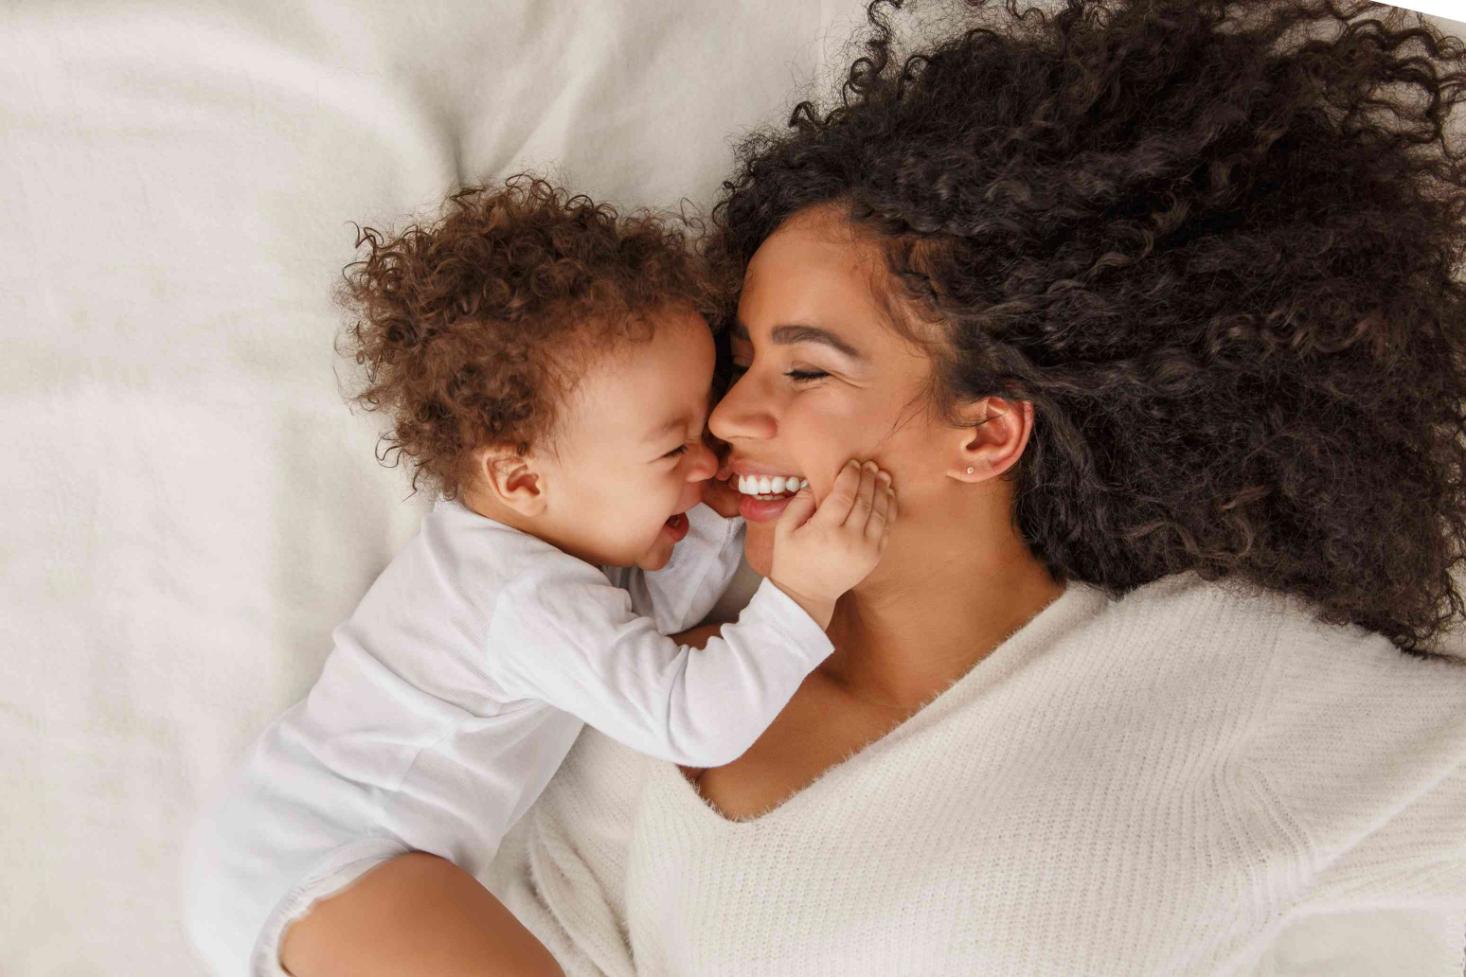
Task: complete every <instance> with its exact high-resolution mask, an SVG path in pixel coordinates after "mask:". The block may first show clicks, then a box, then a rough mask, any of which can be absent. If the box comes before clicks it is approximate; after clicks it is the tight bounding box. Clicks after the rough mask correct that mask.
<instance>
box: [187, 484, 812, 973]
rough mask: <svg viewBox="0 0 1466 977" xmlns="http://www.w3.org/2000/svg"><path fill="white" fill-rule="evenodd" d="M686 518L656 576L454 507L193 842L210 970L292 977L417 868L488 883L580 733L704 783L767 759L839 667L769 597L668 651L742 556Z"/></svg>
mask: <svg viewBox="0 0 1466 977" xmlns="http://www.w3.org/2000/svg"><path fill="white" fill-rule="evenodd" d="M687 515H688V520H689V523H690V527H689V531H688V535H687V536H686V537H685V538H684V539H683V540H682V541H680V542H679V543H678V544H677V546H676V547H675V548H674V551H673V556H672V559H671V561H670V562H669V564H668V566H666V567H665V568H663V569H662V570H659V571H656V572H654V573H646V572H643V571H640V570H637V569H634V568H609V567H608V568H599V569H598V568H597V567H594V566H592V565H590V564H588V563H586V562H584V561H582V560H579V559H577V558H575V557H573V556H569V555H567V554H565V553H563V552H562V551H560V550H558V549H556V548H555V547H554V546H552V545H550V544H549V543H546V542H544V541H543V540H540V539H538V538H536V537H534V536H531V535H529V534H527V533H524V532H521V531H519V530H517V529H514V528H512V527H509V526H506V525H504V524H502V523H499V522H497V521H494V520H491V519H487V518H485V517H483V516H480V515H478V514H477V513H475V512H473V511H472V510H470V509H468V508H466V507H465V506H463V505H462V504H461V503H459V502H456V501H448V500H445V499H440V500H439V501H438V502H437V504H436V505H435V507H434V508H433V510H432V512H431V513H430V514H429V515H428V516H426V517H425V519H424V520H423V524H422V526H421V528H420V529H419V530H418V532H417V534H416V535H415V536H414V537H413V538H412V539H411V540H410V541H409V542H408V543H407V545H406V546H405V547H404V548H403V549H402V551H401V552H399V553H398V554H397V555H396V556H395V557H394V558H393V559H392V561H391V562H390V563H389V564H388V566H387V567H386V569H384V570H383V571H382V574H381V575H380V576H379V577H378V578H377V580H376V582H375V583H373V585H372V587H371V588H370V590H368V591H367V594H366V596H365V597H363V598H362V601H361V603H360V604H359V605H358V606H357V608H356V610H355V611H354V612H353V613H352V615H351V617H350V618H349V619H347V621H346V622H345V623H343V624H341V625H340V626H339V627H337V628H336V629H335V631H334V632H333V635H332V637H333V641H334V645H333V648H332V651H331V653H330V655H329V656H328V657H327V659H326V663H325V666H324V668H323V670H322V673H321V676H320V678H319V679H318V680H317V682H316V684H315V685H314V686H313V687H312V689H311V690H310V693H309V695H308V696H307V697H306V698H305V699H304V700H303V701H302V702H300V703H298V704H297V705H295V706H294V707H292V708H291V709H290V710H288V711H287V712H286V713H285V714H284V715H283V716H281V717H280V718H279V719H278V720H276V721H275V722H274V723H273V724H272V725H271V726H270V727H269V728H268V729H266V730H265V732H264V733H263V734H262V735H261V736H260V738H259V739H258V740H257V741H256V743H255V745H254V746H253V748H252V749H251V750H250V752H249V754H248V756H247V758H246V759H245V761H244V763H243V765H242V768H241V769H240V770H239V771H238V772H237V773H236V774H235V776H234V777H233V778H232V780H231V781H230V783H229V784H228V785H227V786H226V787H225V789H224V790H223V791H222V792H221V793H220V794H219V795H218V797H217V798H216V800H215V801H214V802H213V803H212V804H211V805H210V806H209V808H208V809H207V811H206V812H205V814H204V816H203V817H202V818H200V820H199V821H198V822H197V824H196V827H195V829H194V832H193V836H192V838H191V839H190V843H189V846H188V849H189V850H188V855H187V858H186V872H185V886H186V895H185V900H186V903H187V906H186V916H187V922H188V926H189V930H190V936H191V937H192V939H193V942H194V944H195V946H196V947H197V949H198V950H199V952H200V953H201V954H202V955H203V956H204V958H205V959H206V960H207V961H208V962H209V964H210V965H211V967H212V968H213V970H214V971H215V972H216V973H217V974H219V975H245V974H251V975H261V974H275V975H279V974H282V973H283V971H282V970H280V968H279V963H278V948H279V941H280V937H281V934H282V933H283V931H284V929H285V927H286V926H287V925H288V924H289V923H290V922H291V921H293V920H294V919H296V918H298V917H299V916H301V915H302V914H303V913H304V912H305V910H306V909H308V908H309V907H310V905H311V904H312V903H313V902H315V901H316V900H319V899H322V898H324V897H326V896H328V895H330V894H332V893H333V892H336V891H338V890H339V889H341V888H342V887H343V886H345V885H346V884H348V883H349V882H351V881H353V880H355V879H356V878H357V877H359V876H360V875H361V874H362V873H363V872H365V871H366V870H367V869H369V868H371V867H373V866H375V865H377V864H380V863H381V862H383V861H385V860H387V859H390V858H392V857H395V856H397V855H400V854H403V853H405V852H408V851H425V852H431V853H433V854H436V855H440V856H442V857H444V858H447V859H449V860H451V861H453V862H454V863H455V864H457V865H459V866H460V867H462V868H463V869H465V870H466V871H468V872H470V873H473V874H478V873H479V872H481V871H482V870H483V869H484V868H485V867H486V866H487V864H488V862H489V860H490V859H491V858H492V857H493V855H494V852H495V851H496V849H497V848H498V844H499V840H500V839H501V838H502V837H503V835H504V833H505V831H507V830H508V829H509V827H510V825H512V824H513V823H514V822H515V821H517V820H518V819H519V818H520V816H521V815H522V814H523V813H524V812H525V810H526V809H527V808H528V807H529V805H530V804H531V803H532V802H533V801H534V800H535V798H536V797H538V796H539V794H540V792H541V791H542V790H543V789H544V786H545V784H546V783H547V782H548V781H549V779H550V776H551V775H552V774H553V773H554V772H555V770H556V769H557V768H558V767H559V766H560V763H561V761H562V760H563V759H564V757H565V754H566V753H567V752H568V751H569V749H570V746H571V744H572V743H574V742H575V739H576V737H577V735H578V734H579V733H580V730H581V728H582V726H583V724H586V723H588V724H590V725H592V726H594V727H595V728H596V729H598V730H600V731H601V732H603V733H605V734H606V735H608V736H610V737H612V738H614V739H616V740H619V741H620V742H622V743H624V744H625V745H626V746H628V747H631V748H632V749H635V750H637V751H639V752H641V753H644V754H647V755H649V756H653V757H656V758H658V759H662V760H669V761H672V762H675V763H680V764H685V765H689V766H697V767H716V766H721V765H722V764H724V763H727V762H729V761H731V760H732V759H734V758H735V757H737V756H739V755H740V754H742V753H743V752H744V751H745V750H746V749H747V748H748V747H749V746H750V745H752V743H753V742H754V740H756V739H757V738H758V736H759V735H760V734H761V733H762V732H763V730H764V729H765V728H766V727H767V726H768V724H769V723H770V722H772V721H773V719H774V717H775V716H777V715H778V714H779V712H780V711H781V710H782V709H783V707H784V706H785V704H786V703H787V702H788V701H789V699H790V698H791V697H792V696H793V694H794V692H795V690H796V689H797V688H798V687H799V685H800V683H801V682H802V681H803V680H804V678H805V676H806V675H807V674H808V673H809V672H810V671H812V670H813V669H814V667H815V666H816V665H818V664H819V663H820V662H821V661H823V660H824V659H825V657H826V656H828V655H829V653H830V652H831V651H832V650H833V646H832V645H831V644H830V641H829V638H828V637H827V636H826V635H825V633H824V631H823V630H822V629H821V628H820V626H819V625H818V624H817V623H816V622H815V621H814V620H813V619H811V618H810V617H809V616H808V615H807V614H806V613H805V611H804V610H803V609H802V608H800V607H799V605H798V604H796V603H795V602H794V601H793V600H792V599H791V598H790V597H789V596H788V595H786V594H785V593H783V592H782V591H781V590H779V589H778V588H777V587H775V586H774V585H773V584H771V583H769V582H767V581H765V582H763V583H762V584H761V585H760V586H759V589H758V591H757V592H756V593H755V595H754V597H753V599H752V601H751V602H750V603H749V605H748V607H747V608H746V609H745V610H744V612H743V614H742V615H741V616H740V617H739V619H738V621H737V622H736V623H735V624H729V625H725V626H724V627H723V629H722V633H721V637H714V638H712V639H711V640H710V641H709V642H708V643H707V646H706V647H705V648H704V649H702V650H698V649H695V648H692V647H689V646H683V645H679V644H678V643H677V642H676V641H674V640H672V639H671V638H668V637H666V636H665V635H666V634H667V633H672V632H675V631H679V630H682V629H684V628H687V627H690V626H692V625H694V624H696V623H697V622H698V621H700V620H701V619H702V618H703V617H704V616H705V615H706V614H707V612H708V610H709V609H710V608H711V607H712V605H713V604H714V602H716V600H717V599H718V597H719V595H720V594H721V593H722V592H723V590H724V588H725V587H726V585H727V583H728V580H729V579H730V578H731V576H732V575H733V573H734V572H735V571H736V569H737V568H738V563H739V557H740V555H741V552H742V543H743V521H742V520H741V519H732V520H727V519H723V518H722V517H720V516H718V515H717V514H716V513H714V512H713V511H712V510H711V509H708V508H707V507H706V506H703V505H699V506H696V507H694V508H693V509H692V510H691V511H689V512H688V514H687ZM648 615H650V616H648Z"/></svg>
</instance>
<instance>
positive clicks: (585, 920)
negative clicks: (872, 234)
mask: <svg viewBox="0 0 1466 977" xmlns="http://www.w3.org/2000/svg"><path fill="white" fill-rule="evenodd" d="M483 881H485V883H486V884H488V885H489V887H490V888H491V890H493V891H495V892H496V893H497V894H498V895H499V896H500V898H502V899H503V900H504V901H505V902H506V904H507V905H508V906H509V908H510V909H511V910H513V911H514V912H515V913H516V914H517V915H518V916H519V918H520V919H521V920H523V921H524V922H525V923H526V924H527V925H528V926H529V927H530V929H531V930H532V931H533V932H535V933H536V935H538V936H539V937H540V939H541V940H543V941H544V942H545V943H546V945H547V946H549V948H550V949H551V951H552V952H553V953H555V955H556V957H557V959H558V960H559V961H560V963H561V966H562V967H563V968H564V969H565V971H566V974H567V977H584V975H593V974H594V975H599V974H604V975H609V977H630V975H632V974H637V975H641V977H663V975H667V977H670V975H679V977H695V975H702V974H707V975H719V977H742V975H749V977H752V975H755V974H757V975H764V977H767V975H788V977H803V975H813V974H831V975H834V974H840V975H865V974H869V975H872V977H874V975H881V977H902V975H911V977H917V975H949V974H1003V975H1005V977H1021V975H1054V977H1060V975H1063V977H1070V975H1075V974H1084V975H1088V977H1097V975H1111V974H1113V975H1116V977H1121V975H1123V977H1147V975H1154V977H1162V975H1164V977H1179V975H1191V974H1196V975H1203V974H1204V975H1209V977H1210V975H1224V974H1225V975H1233V974H1245V975H1249V977H1282V975H1293V974H1297V975H1300V977H1301V975H1304V974H1308V975H1313V974H1320V973H1327V974H1329V975H1330V977H1342V975H1351V977H1352V975H1356V974H1357V975H1364V974H1373V973H1391V974H1417V973H1418V974H1434V973H1440V974H1455V973H1459V972H1460V969H1461V966H1462V961H1463V953H1466V949H1463V943H1466V668H1463V667H1461V666H1460V665H1458V664H1455V663H1449V662H1441V661H1429V660H1422V659H1419V658H1415V657H1411V656H1407V655H1405V654H1404V653H1402V652H1401V651H1400V650H1399V649H1397V648H1396V647H1395V646H1394V645H1392V644H1391V643H1390V642H1389V641H1388V640H1387V639H1385V638H1384V637H1382V636H1380V635H1378V634H1374V633H1372V632H1368V631H1366V630H1364V629H1361V628H1358V627H1355V626H1352V625H1350V626H1340V625H1330V624H1325V623H1322V622H1320V621H1318V620H1317V619H1316V618H1315V616H1314V614H1313V612H1312V609H1311V608H1310V607H1309V606H1308V605H1307V604H1305V603H1304V602H1303V601H1301V600H1300V599H1298V598H1296V597H1292V596H1288V595H1282V594H1278V593H1276V592H1272V591H1266V590H1263V589H1261V588H1255V587H1252V586H1250V585H1246V584H1242V583H1238V582H1226V581H1221V582H1219V581H1210V582H1209V581H1205V580H1202V579H1201V578H1199V577H1198V576H1197V575H1195V574H1191V573H1187V574H1177V575H1174V576H1171V577H1166V578H1163V579H1161V580H1158V581H1155V582H1153V583H1151V584H1149V585H1146V586H1144V587H1141V588H1137V589H1136V590H1134V591H1131V592H1130V593H1128V594H1127V595H1125V596H1124V597H1123V598H1121V599H1119V600H1111V599H1110V598H1109V597H1107V596H1106V595H1105V594H1104V593H1103V592H1102V591H1100V590H1098V589H1097V588H1094V587H1091V586H1088V585H1086V584H1083V583H1079V582H1070V583H1069V584H1068V585H1067V587H1066V589H1065V590H1064V592H1063V593H1062V594H1061V595H1060V596H1059V597H1058V598H1057V599H1056V600H1054V601H1053V602H1051V603H1050V604H1049V605H1047V606H1046V607H1045V608H1043V609H1042V610H1041V611H1040V612H1039V613H1038V614H1037V615H1036V616H1035V617H1034V618H1032V619H1031V620H1030V621H1029V622H1028V623H1027V624H1025V625H1024V626H1023V627H1021V628H1020V629H1019V630H1018V631H1017V632H1016V633H1015V634H1013V635H1011V636H1009V637H1008V638H1007V639H1006V640H1005V641H1003V642H1002V643H1000V644H999V645H998V647H996V648H995V649H994V650H993V651H992V652H990V653H989V654H988V655H986V656H985V657H983V658H982V659H981V660H980V661H978V663H977V664H976V665H975V666H973V667H972V668H971V669H970V670H968V671H967V672H966V673H964V674H963V675H962V676H960V677H959V678H958V679H957V680H955V681H954V682H953V683H952V684H951V685H950V686H948V687H947V688H946V689H945V690H943V691H942V692H941V693H940V694H938V695H937V696H935V697H934V698H933V699H932V700H931V701H929V702H928V703H927V704H926V705H925V706H923V707H922V708H921V709H919V710H917V711H916V712H915V713H914V714H913V715H911V716H910V717H908V718H907V719H906V720H905V721H903V722H902V723H900V724H899V725H898V726H896V727H895V728H894V729H893V730H891V731H890V732H888V733H887V734H886V735H884V736H882V737H880V738H878V739H877V740H875V741H874V742H872V743H869V744H867V745H865V746H864V747H862V748H860V749H858V750H856V751H854V752H853V753H852V754H851V755H850V756H848V757H847V758H846V759H845V760H843V761H841V762H839V763H837V764H835V765H834V766H832V767H830V768H829V769H827V770H826V771H825V772H824V773H822V774H821V775H820V776H819V777H817V778H816V779H815V780H814V781H813V782H812V783H810V784H808V785H806V786H805V787H803V788H802V789H800V790H798V791H797V792H795V793H794V794H793V795H792V796H790V797H788V798H786V799H785V800H784V801H783V802H782V803H780V804H779V805H778V806H776V807H774V808H773V809H772V810H770V811H768V812H766V813H764V814H762V815H760V816H758V817H754V818H751V819H748V820H743V821H733V820H729V819H727V818H725V817H723V816H722V815H721V814H720V813H718V812H717V811H716V810H715V809H714V808H713V807H712V806H711V805H710V804H709V803H708V802H707V801H706V800H705V799H704V798H703V797H702V796H701V795H700V794H699V793H698V791H697V789H696V787H695V786H694V785H693V784H691V783H690V782H688V780H687V779H686V778H685V777H683V775H682V774H681V772H680V771H679V770H678V769H677V767H676V766H675V765H673V764H667V763H662V762H658V761H653V760H648V759H647V758H645V757H641V756H638V755H636V754H635V753H633V752H631V751H629V750H625V749H624V748H622V747H619V746H617V745H616V744H615V743H612V742H610V741H608V740H606V739H605V737H602V736H599V735H597V734H595V733H594V732H593V731H587V732H585V733H582V735H581V737H580V739H579V741H578V742H577V743H576V745H575V747H574V748H573V749H572V751H571V753H570V755H569V757H568V758H567V760H566V763H565V765H564V766H562V768H561V769H560V771H559V773H557V775H556V778H555V779H554V780H553V781H552V782H551V784H550V786H549V788H548V789H547V790H546V792H545V793H544V794H543V795H542V796H541V798H540V800H539V801H538V802H537V803H536V806H535V807H534V808H533V809H531V811H530V812H529V814H528V815H527V816H526V818H525V819H524V821H523V822H521V824H520V825H519V826H518V827H517V828H516V830H515V831H514V832H511V835H510V837H508V838H506V839H505V843H504V849H503V850H501V852H500V855H499V858H498V859H496V861H495V862H494V863H493V865H492V866H491V868H490V871H489V872H488V873H486V875H485V876H483ZM1378 967H1384V968H1385V969H1376V968H1378ZM1310 968H1311V969H1310Z"/></svg>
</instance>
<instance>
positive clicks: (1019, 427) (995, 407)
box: [947, 397, 1033, 482]
mask: <svg viewBox="0 0 1466 977" xmlns="http://www.w3.org/2000/svg"><path fill="white" fill-rule="evenodd" d="M963 416H964V417H965V418H967V423H966V424H964V425H963V426H962V427H960V428H957V429H956V432H955V436H954V438H953V441H952V445H953V454H952V464H951V465H950V466H949V467H948V469H947V474H948V475H950V476H951V477H953V478H955V479H957V480H958V481H959V482H982V481H986V480H988V479H990V478H995V477H996V476H998V475H1001V474H1003V472H1005V471H1007V470H1008V469H1009V468H1012V467H1013V466H1014V465H1016V464H1017V463H1018V459H1019V458H1021V457H1023V449H1024V447H1025V446H1026V445H1027V444H1028V435H1029V433H1030V432H1031V431H1032V430H1033V403H1032V402H1031V401H1027V400H1006V399H1004V398H1002V397H982V398H980V399H978V400H974V401H972V402H971V403H970V404H969V405H968V406H967V407H966V408H964V409H963Z"/></svg>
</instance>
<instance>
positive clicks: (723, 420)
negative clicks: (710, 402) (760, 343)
mask: <svg viewBox="0 0 1466 977" xmlns="http://www.w3.org/2000/svg"><path fill="white" fill-rule="evenodd" d="M759 400H760V398H759V397H757V396H755V395H754V390H753V385H752V384H751V383H750V382H749V380H748V374H746V373H745V374H744V375H743V376H742V377H740V378H739V379H738V382H737V383H735V384H733V386H731V387H730V388H728V392H727V393H726V394H724V395H723V399H722V400H720V401H718V403H717V405H716V406H714V407H713V411H712V413H711V414H709V415H708V430H709V431H711V432H712V433H713V435H714V436H715V437H717V438H720V439H721V440H723V441H727V442H729V443H732V442H733V441H734V440H735V439H738V438H744V439H749V438H754V439H768V438H772V437H773V436H774V428H775V424H774V416H773V414H771V413H769V409H768V404H767V403H759Z"/></svg>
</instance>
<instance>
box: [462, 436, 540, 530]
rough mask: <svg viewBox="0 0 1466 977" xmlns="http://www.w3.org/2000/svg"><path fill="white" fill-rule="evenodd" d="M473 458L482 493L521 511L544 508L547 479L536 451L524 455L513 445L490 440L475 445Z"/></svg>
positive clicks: (531, 512) (529, 513) (530, 512)
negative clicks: (541, 470)
mask: <svg viewBox="0 0 1466 977" xmlns="http://www.w3.org/2000/svg"><path fill="white" fill-rule="evenodd" d="M471 458H472V470H473V480H474V484H475V486H476V488H477V490H478V492H479V493H481V494H482V495H484V496H486V497H487V498H488V499H489V500H491V501H492V502H494V503H497V504H498V505H502V506H506V507H508V508H510V509H513V510H514V511H516V512H518V513H520V514H521V515H525V516H537V515H539V514H540V513H542V512H543V511H544V509H545V480H544V477H543V474H542V473H541V472H540V470H539V465H538V463H537V462H536V460H535V458H534V456H533V455H532V454H525V455H521V454H520V453H519V452H518V451H516V450H515V449H514V447H513V446H511V445H501V444H487V445H481V446H480V447H477V448H475V449H473V452H472V454H471Z"/></svg>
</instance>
